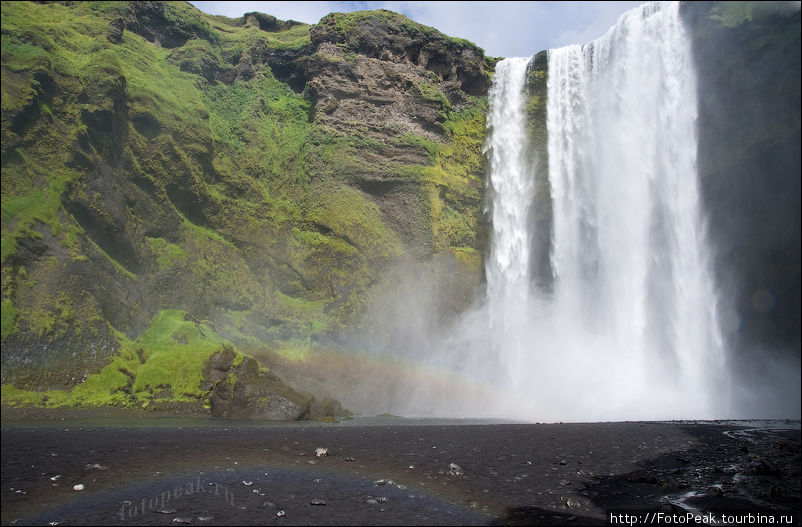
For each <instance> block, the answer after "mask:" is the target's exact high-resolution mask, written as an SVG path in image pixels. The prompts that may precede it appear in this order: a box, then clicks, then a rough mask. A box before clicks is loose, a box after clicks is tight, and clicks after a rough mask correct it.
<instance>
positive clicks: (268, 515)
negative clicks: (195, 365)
mask: <svg viewBox="0 0 802 527" xmlns="http://www.w3.org/2000/svg"><path fill="white" fill-rule="evenodd" d="M4 417H6V416H4ZM71 417H74V416H71ZM93 417H94V418H92V419H65V420H63V421H62V420H57V419H53V418H52V417H51V418H50V419H45V420H9V419H7V418H6V419H5V420H4V421H3V422H2V494H1V496H2V499H1V504H2V523H3V524H4V525H8V524H14V525H47V524H49V523H50V522H58V524H62V525H77V524H90V525H91V524H103V525H179V524H188V525H221V524H230V525H235V524H236V525H239V524H259V525H488V524H495V525H529V524H537V525H587V524H591V525H594V524H596V525H601V524H606V523H608V521H609V519H610V517H609V515H608V514H609V512H610V510H611V509H612V510H621V509H625V510H628V511H639V512H663V513H666V514H668V513H674V514H678V515H685V514H688V513H692V514H693V513H697V514H702V513H709V514H717V515H722V514H724V513H730V514H742V513H744V514H747V513H751V514H755V515H756V514H774V515H781V514H784V515H789V517H790V518H791V520H792V524H797V525H798V524H799V521H800V430H799V422H798V421H795V422H776V421H774V422H757V421H756V422H737V423H734V422H730V423H700V422H687V423H685V422H672V423H640V422H634V423H588V424H501V423H488V422H483V421H477V422H470V421H459V420H414V419H393V418H384V419H377V418H373V419H355V420H353V421H349V422H343V423H339V424H336V423H309V422H306V423H278V424H267V423H253V422H250V423H243V422H230V421H218V420H212V419H171V418H165V419H156V420H154V419H141V418H138V417H137V418H136V419H129V420H120V417H119V416H110V417H109V418H108V419H102V418H98V416H93ZM100 417H102V416H100ZM317 448H325V449H327V454H328V455H325V456H320V457H318V456H316V449H317ZM53 478H54V479H53ZM79 484H81V485H84V489H83V490H80V491H77V490H73V486H74V485H79ZM776 517H777V518H779V516H776ZM775 521H776V520H775Z"/></svg>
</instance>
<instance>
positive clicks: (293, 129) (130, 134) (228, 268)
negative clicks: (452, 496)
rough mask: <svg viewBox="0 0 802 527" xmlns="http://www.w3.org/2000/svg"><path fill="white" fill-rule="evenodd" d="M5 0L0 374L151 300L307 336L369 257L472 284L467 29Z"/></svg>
mask: <svg viewBox="0 0 802 527" xmlns="http://www.w3.org/2000/svg"><path fill="white" fill-rule="evenodd" d="M2 15H3V57H2V68H3V85H2V148H3V151H2V159H3V166H2V173H3V176H2V344H3V346H2V349H3V351H2V382H3V384H4V385H10V384H14V385H16V386H17V387H20V388H33V389H44V388H56V387H59V388H65V387H69V386H71V385H74V384H76V383H79V382H81V381H82V380H84V379H86V378H87V376H88V375H89V376H90V379H91V378H92V377H91V376H92V374H96V373H98V372H100V371H101V370H102V369H103V368H105V367H107V366H108V365H109V364H111V362H113V361H114V360H117V359H116V358H115V357H118V356H119V355H120V353H123V351H124V350H126V349H127V346H129V345H134V344H135V343H136V340H135V339H137V337H138V336H139V335H141V334H143V332H144V331H145V330H146V329H148V328H149V327H150V326H151V325H152V322H153V321H154V317H155V316H156V315H157V313H159V312H160V311H162V310H167V309H173V310H182V311H184V312H186V313H187V314H188V315H187V316H191V317H192V319H193V320H196V321H198V323H199V324H201V327H206V328H207V330H206V332H207V333H208V332H209V331H212V332H214V333H215V335H217V334H219V335H220V336H221V338H224V339H227V340H228V341H231V342H234V343H235V344H237V345H238V346H240V347H242V348H243V349H249V350H254V349H259V350H263V351H264V350H266V351H264V353H266V354H268V356H274V357H291V358H292V357H295V358H297V357H301V356H307V355H308V353H309V350H310V346H311V345H312V344H313V343H314V342H323V341H338V342H343V341H345V340H347V339H348V338H350V337H351V336H353V334H354V333H355V332H358V331H360V330H361V329H364V327H365V324H367V322H366V321H368V320H369V319H368V317H367V315H368V314H369V312H370V310H371V305H372V304H371V303H370V302H371V299H372V298H374V297H375V296H376V295H375V293H374V292H375V291H377V290H379V289H381V290H382V291H383V292H384V293H385V294H390V295H391V294H392V292H393V284H392V283H387V280H385V279H384V278H385V274H386V271H387V270H388V269H394V268H401V267H403V268H408V269H414V270H415V271H414V272H416V273H418V272H419V273H421V274H422V275H426V276H432V277H444V280H442V284H445V285H443V286H442V287H441V289H440V290H439V291H438V297H439V298H441V299H444V300H443V301H442V303H441V304H440V307H441V308H444V309H445V310H446V311H447V312H452V313H453V312H456V311H458V310H459V309H461V308H462V307H464V306H465V305H467V303H468V302H470V301H471V299H472V295H473V293H474V291H475V289H476V287H477V286H478V284H479V283H480V282H481V280H482V271H481V251H482V250H483V249H484V247H485V243H486V241H485V238H486V236H485V234H484V229H483V227H482V225H481V219H482V212H481V204H482V193H483V189H484V185H483V177H484V158H483V156H482V153H481V146H482V141H483V138H484V133H485V125H484V113H485V107H486V92H487V88H488V85H489V76H490V73H491V71H492V65H493V63H492V61H490V60H488V59H486V58H485V57H484V54H483V52H482V50H481V49H479V48H477V47H476V46H474V45H473V44H471V43H469V42H466V41H461V40H457V39H451V38H449V37H447V36H445V35H442V34H440V33H439V32H437V31H435V30H433V29H431V28H428V27H425V26H422V25H419V24H417V23H415V22H412V21H410V20H408V19H406V18H404V17H403V16H401V15H397V14H395V13H391V12H388V11H376V12H360V13H353V14H337V13H335V14H332V15H329V16H327V17H325V18H324V19H323V20H321V22H320V24H318V25H316V26H308V25H305V24H299V23H296V22H291V21H290V22H285V21H279V20H276V19H275V18H273V17H271V16H269V15H264V14H261V13H249V14H246V15H245V16H244V17H242V18H240V19H228V18H225V17H219V16H208V15H205V14H203V13H201V12H199V11H197V10H196V9H194V8H192V7H191V6H189V5H188V4H182V3H158V2H130V3H129V2H104V3H75V4H69V3H68V4H66V5H64V4H59V3H56V4H35V3H28V2H10V3H4V4H3V6H2ZM208 328H213V329H211V330H210V329H208ZM162 329H165V328H162ZM167 333H168V334H169V328H167ZM201 333H203V332H201ZM176 335H177V336H176V337H175V341H176V343H177V344H178V345H181V344H182V343H181V337H180V335H178V333H176ZM184 341H186V339H184ZM131 343H134V344H131ZM211 352H212V350H210V351H209V353H211ZM148 353H149V350H147V349H145V350H144V355H145V358H147V355H148ZM140 359H142V356H140ZM140 362H141V361H140ZM146 363H147V361H145V362H144V363H143V365H144V364H146ZM136 368H138V366H137V367H136ZM129 373H131V374H132V375H134V376H135V377H136V375H137V372H136V371H133V372H129ZM175 375H179V374H178V373H176V374H175ZM176 378H177V377H176ZM174 380H175V379H174ZM171 382H173V381H165V382H164V383H162V384H165V386H166V387H167V388H169V387H170V383H171ZM176 382H177V381H176ZM135 385H137V384H136V383H135ZM154 388H155V386H151V387H149V388H148V389H149V390H151V391H153V389H154ZM143 389H144V388H143ZM4 390H5V388H4ZM5 393H6V392H5V391H4V394H5ZM4 400H5V395H4Z"/></svg>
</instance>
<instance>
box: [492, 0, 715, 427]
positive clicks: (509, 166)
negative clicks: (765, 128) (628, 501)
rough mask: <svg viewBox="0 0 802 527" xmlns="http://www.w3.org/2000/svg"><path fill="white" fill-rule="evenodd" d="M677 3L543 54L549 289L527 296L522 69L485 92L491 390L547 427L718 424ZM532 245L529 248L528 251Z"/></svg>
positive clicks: (711, 314)
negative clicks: (550, 423)
mask: <svg viewBox="0 0 802 527" xmlns="http://www.w3.org/2000/svg"><path fill="white" fill-rule="evenodd" d="M678 10H679V8H678V4H677V3H655V4H647V5H645V6H642V7H640V8H637V9H634V10H632V11H629V12H627V13H625V14H624V15H623V16H622V17H621V19H620V20H619V21H618V23H617V25H616V26H614V27H613V28H611V29H610V31H608V33H607V34H606V35H605V36H604V37H602V38H601V39H599V40H596V41H594V42H591V43H590V44H588V45H585V46H582V47H580V46H568V47H565V48H560V49H555V50H551V51H550V52H549V57H548V59H549V65H548V101H547V114H548V119H547V128H548V163H549V165H548V166H549V169H548V179H549V184H550V187H551V208H552V218H551V219H552V232H551V233H550V234H551V236H547V237H545V239H549V238H550V246H549V247H548V248H541V249H545V250H548V251H549V254H550V264H551V272H552V275H553V288H551V289H550V290H549V291H543V290H540V289H538V288H537V287H535V286H534V285H530V284H531V282H532V279H531V277H530V273H529V268H530V264H529V261H530V251H531V250H532V247H531V245H532V240H533V239H535V237H534V235H533V233H532V232H530V231H531V230H532V229H533V228H534V226H533V225H532V224H531V223H532V222H531V221H529V220H528V218H529V217H530V210H529V209H530V207H532V206H533V204H532V201H533V200H532V188H533V185H534V181H533V179H534V174H535V170H534V167H532V166H528V164H527V159H528V158H527V156H526V155H525V153H526V150H527V148H528V145H527V139H526V133H525V122H524V121H525V119H524V105H525V100H524V99H525V98H524V96H523V95H522V91H523V87H524V82H525V76H526V68H527V59H520V58H515V59H506V60H503V61H501V62H499V63H498V65H497V67H496V75H495V79H494V85H493V87H492V89H491V92H490V113H489V114H488V127H489V129H490V135H489V139H488V147H487V151H488V154H489V161H490V175H489V186H490V193H489V195H490V198H491V207H492V222H493V231H492V243H491V253H490V256H489V258H488V262H487V266H486V268H487V291H488V293H487V294H488V298H487V306H488V316H489V325H490V329H489V331H490V332H491V339H490V340H491V342H492V343H493V344H492V348H493V352H492V353H493V355H494V356H495V357H496V358H497V359H498V361H499V365H500V367H499V368H498V369H497V373H496V375H497V377H496V381H495V382H496V383H497V384H498V386H499V387H500V389H503V390H506V391H507V392H508V393H509V395H510V397H509V400H510V401H514V405H515V407H516V408H517V409H518V413H519V415H520V414H523V415H526V416H528V417H533V418H542V419H548V418H555V419H592V420H600V419H602V420H606V419H664V418H690V417H722V415H723V413H725V412H726V409H725V408H724V406H723V404H722V401H724V400H726V398H727V397H726V393H725V392H726V390H725V386H724V385H723V383H722V381H721V379H722V378H723V376H724V375H723V369H724V367H725V359H724V344H723V342H722V336H721V333H720V330H719V326H718V321H717V295H716V290H715V287H714V281H713V276H712V271H711V261H710V260H711V257H710V255H709V254H708V252H709V251H708V244H707V241H706V235H705V228H704V222H703V217H702V214H701V211H700V198H699V189H698V182H697V170H696V150H697V140H696V128H695V121H696V111H697V103H696V97H697V95H696V85H695V78H694V72H693V65H692V61H691V50H690V43H689V38H688V36H687V35H686V34H685V31H684V28H683V26H682V23H681V20H680V17H679V12H678ZM537 239H544V238H543V237H537Z"/></svg>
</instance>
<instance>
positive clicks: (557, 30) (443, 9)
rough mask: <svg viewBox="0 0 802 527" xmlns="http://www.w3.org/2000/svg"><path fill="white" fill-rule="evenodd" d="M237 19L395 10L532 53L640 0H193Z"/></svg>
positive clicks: (509, 52)
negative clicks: (258, 15) (250, 15)
mask: <svg viewBox="0 0 802 527" xmlns="http://www.w3.org/2000/svg"><path fill="white" fill-rule="evenodd" d="M191 3H192V4H193V5H195V6H196V7H197V8H198V9H200V10H202V11H205V12H207V13H211V14H221V15H226V16H229V17H232V18H236V17H240V16H242V15H243V14H244V13H246V12H250V11H261V12H263V13H268V14H270V15H273V16H275V17H277V18H279V19H282V20H288V19H292V20H298V21H300V22H306V23H309V24H314V23H317V22H318V21H319V20H320V19H321V18H322V17H323V16H324V15H326V14H328V13H331V12H334V11H356V10H362V9H390V10H392V11H396V12H399V13H403V14H404V15H406V16H408V17H409V18H411V19H413V20H415V21H416V22H419V23H421V24H424V25H427V26H432V27H434V28H437V29H438V30H439V31H441V32H443V33H445V34H446V35H449V36H452V37H460V38H465V39H468V40H470V41H472V42H473V43H475V44H476V45H478V46H479V47H481V48H483V49H484V50H485V52H486V53H487V54H488V55H490V56H501V57H513V56H529V55H532V54H534V53H537V52H538V51H541V50H543V49H548V48H554V47H559V46H564V45H567V44H585V43H587V42H589V41H591V40H593V39H596V38H599V37H601V36H602V35H604V33H605V32H606V31H607V30H608V29H609V28H610V27H611V26H613V25H614V24H615V22H616V20H617V19H618V17H619V16H621V14H622V13H623V12H624V11H626V10H628V9H632V8H634V7H636V6H637V5H639V4H640V3H641V2H412V1H399V2H391V1H384V2H380V1H371V2H331V1H329V2H205V1H204V2H191Z"/></svg>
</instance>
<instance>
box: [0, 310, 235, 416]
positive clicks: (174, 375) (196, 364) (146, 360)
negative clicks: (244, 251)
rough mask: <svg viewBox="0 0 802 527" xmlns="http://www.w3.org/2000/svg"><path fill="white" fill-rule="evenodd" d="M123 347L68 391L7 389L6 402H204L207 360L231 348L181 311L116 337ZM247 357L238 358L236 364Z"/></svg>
mask: <svg viewBox="0 0 802 527" xmlns="http://www.w3.org/2000/svg"><path fill="white" fill-rule="evenodd" d="M117 338H118V339H119V340H120V343H121V347H120V351H119V353H118V354H117V355H116V356H115V357H113V359H112V360H111V362H110V363H109V364H108V365H106V366H105V367H104V368H103V369H101V370H100V372H99V373H96V374H90V375H87V376H86V378H85V379H84V380H83V382H81V383H80V384H78V385H77V386H75V387H74V388H72V389H70V390H46V391H29V390H22V389H19V388H16V387H15V386H13V385H11V384H4V385H3V388H2V390H3V391H2V401H3V403H4V404H10V405H35V406H48V407H60V406H147V405H148V404H149V403H150V402H152V401H154V400H163V401H173V402H193V401H197V400H199V399H200V398H202V397H204V396H205V395H206V393H207V391H208V390H204V389H203V387H202V383H203V382H204V370H205V367H206V364H207V362H208V360H209V358H210V357H211V356H212V355H213V354H214V353H216V352H218V351H220V350H221V349H223V348H224V347H225V346H230V343H228V341H226V340H225V339H223V338H221V337H220V336H219V335H218V334H217V333H216V332H215V331H214V329H213V328H212V327H210V325H209V323H208V322H204V321H199V320H196V319H194V318H193V317H191V316H190V315H188V314H187V313H186V312H184V311H180V310H164V311H161V312H159V313H158V314H157V315H156V317H155V318H154V319H153V321H152V322H151V324H150V326H149V327H148V329H147V330H146V331H145V332H144V333H142V334H141V335H140V336H139V337H138V338H137V339H136V340H134V341H130V340H128V339H127V338H126V337H125V336H124V335H122V334H117ZM243 358H244V356H243V355H242V354H241V353H237V355H236V357H235V363H236V362H242V359H243Z"/></svg>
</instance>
